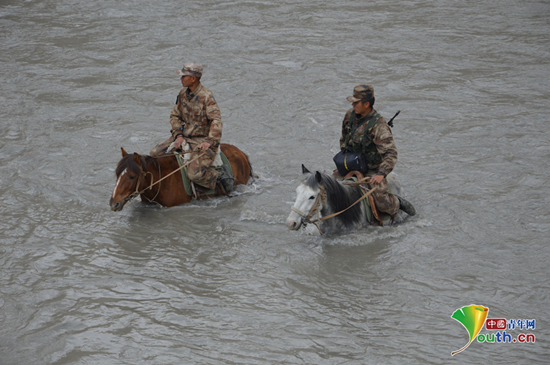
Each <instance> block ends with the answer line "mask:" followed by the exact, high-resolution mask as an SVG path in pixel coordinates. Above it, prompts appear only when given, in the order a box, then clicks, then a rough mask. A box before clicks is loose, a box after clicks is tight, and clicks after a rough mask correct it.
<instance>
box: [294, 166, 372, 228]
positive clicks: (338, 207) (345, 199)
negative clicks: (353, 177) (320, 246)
mask: <svg viewBox="0 0 550 365" xmlns="http://www.w3.org/2000/svg"><path fill="white" fill-rule="evenodd" d="M315 175H316V174H311V175H310V176H309V177H308V178H307V179H306V181H305V182H304V183H305V184H306V185H307V186H309V187H311V188H312V189H316V188H319V182H318V181H317V179H316V177H315ZM319 176H321V184H322V185H323V186H324V187H325V191H326V193H327V203H326V205H328V206H329V207H330V208H331V210H332V211H333V213H336V212H339V211H342V210H344V209H346V208H348V207H349V206H350V205H352V204H353V203H355V202H356V201H357V199H359V198H360V197H361V196H362V195H363V194H362V192H361V189H360V188H359V187H348V186H345V185H342V184H341V183H340V182H339V181H337V180H336V179H335V178H334V177H332V176H329V175H326V174H323V173H319ZM325 209H326V208H323V210H325ZM334 219H338V220H339V221H341V222H342V223H343V224H344V225H345V226H352V225H354V224H357V223H359V221H360V220H361V219H362V216H361V203H358V204H355V205H354V206H353V207H351V208H349V209H348V210H346V211H345V212H343V213H341V214H338V215H337V216H335V217H334Z"/></svg>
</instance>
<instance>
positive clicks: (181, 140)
mask: <svg viewBox="0 0 550 365" xmlns="http://www.w3.org/2000/svg"><path fill="white" fill-rule="evenodd" d="M185 143H186V142H185V138H183V137H182V136H178V138H176V141H175V143H174V147H175V148H176V149H178V150H179V149H180V148H181V145H182V144H185Z"/></svg>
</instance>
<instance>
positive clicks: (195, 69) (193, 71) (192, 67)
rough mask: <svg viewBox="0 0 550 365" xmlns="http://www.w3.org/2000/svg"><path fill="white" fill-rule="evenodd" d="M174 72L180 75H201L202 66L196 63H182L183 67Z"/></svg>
mask: <svg viewBox="0 0 550 365" xmlns="http://www.w3.org/2000/svg"><path fill="white" fill-rule="evenodd" d="M176 73H177V74H178V75H180V76H185V75H189V76H197V77H200V76H202V66H201V65H199V64H198V63H194V62H193V63H186V64H185V65H183V68H182V69H181V70H178V71H176Z"/></svg>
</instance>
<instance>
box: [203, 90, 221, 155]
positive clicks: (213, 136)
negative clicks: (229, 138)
mask: <svg viewBox="0 0 550 365" xmlns="http://www.w3.org/2000/svg"><path fill="white" fill-rule="evenodd" d="M206 116H207V118H208V120H210V121H211V122H210V131H209V132H208V138H207V139H206V141H207V142H209V143H210V145H212V146H218V145H219V144H220V140H221V138H222V129H223V123H222V116H221V113H220V108H219V107H218V104H217V103H216V100H214V98H213V97H211V96H210V97H208V98H207V99H206Z"/></svg>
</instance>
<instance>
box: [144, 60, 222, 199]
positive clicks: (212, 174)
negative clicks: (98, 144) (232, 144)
mask: <svg viewBox="0 0 550 365" xmlns="http://www.w3.org/2000/svg"><path fill="white" fill-rule="evenodd" d="M202 71H203V67H202V66H201V65H199V64H197V63H186V64H185V65H184V66H183V68H182V69H181V71H176V73H177V74H178V75H180V76H181V84H182V85H183V89H181V91H180V92H179V94H178V97H177V99H176V105H174V108H173V109H172V112H171V113H170V124H171V126H172V129H171V130H170V133H171V134H172V136H171V137H170V138H168V139H167V140H166V141H164V142H161V143H160V144H158V145H157V146H156V147H155V148H153V149H152V150H151V156H155V157H159V156H162V155H164V154H166V151H167V149H168V147H169V146H170V145H171V144H172V143H173V142H175V143H174V147H175V149H179V148H180V147H181V146H182V144H185V143H186V142H187V143H189V145H190V147H191V149H192V150H193V152H192V153H191V159H195V158H196V157H197V155H199V154H200V153H202V152H203V151H206V154H204V155H203V156H202V157H200V158H199V159H197V160H194V161H193V162H191V164H189V166H188V167H187V174H188V176H189V179H190V180H191V181H193V182H194V183H195V184H198V185H201V186H203V187H205V188H207V189H214V188H215V186H216V181H217V179H218V171H217V170H216V169H215V168H213V167H211V165H212V163H213V162H214V158H215V157H216V153H217V151H218V147H219V145H220V139H221V136H222V127H223V124H222V121H221V114H220V108H219V107H218V104H217V103H216V100H214V96H213V95H212V92H211V91H210V90H208V89H207V88H206V87H204V86H203V85H202V84H201V83H200V79H201V76H202Z"/></svg>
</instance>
